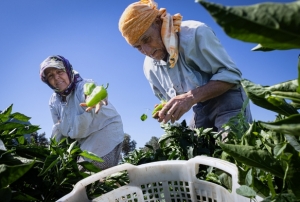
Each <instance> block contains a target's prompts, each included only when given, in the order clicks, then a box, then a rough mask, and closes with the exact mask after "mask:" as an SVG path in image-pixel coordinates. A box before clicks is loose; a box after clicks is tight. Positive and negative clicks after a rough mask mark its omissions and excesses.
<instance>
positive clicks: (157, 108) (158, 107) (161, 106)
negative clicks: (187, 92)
mask: <svg viewBox="0 0 300 202" xmlns="http://www.w3.org/2000/svg"><path fill="white" fill-rule="evenodd" d="M166 103H167V102H166V101H165V100H162V101H161V103H160V104H159V105H157V106H156V107H155V108H154V110H153V111H152V117H153V118H154V116H155V114H156V112H158V111H160V110H161V109H162V108H163V107H164V106H165V104H166Z"/></svg>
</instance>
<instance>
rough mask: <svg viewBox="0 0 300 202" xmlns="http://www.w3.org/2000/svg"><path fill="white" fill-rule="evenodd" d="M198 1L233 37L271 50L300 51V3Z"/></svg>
mask: <svg viewBox="0 0 300 202" xmlns="http://www.w3.org/2000/svg"><path fill="white" fill-rule="evenodd" d="M198 2H199V3H200V4H201V5H202V6H203V7H204V8H205V9H206V10H207V11H208V12H209V13H210V14H211V16H212V17H213V18H214V20H215V21H216V22H217V23H218V24H219V25H220V26H221V27H222V28H223V29H224V31H225V33H226V34H227V35H229V36H230V37H232V38H235V39H238V40H241V41H245V42H251V43H258V44H261V46H262V47H267V48H268V49H279V50H285V49H293V48H300V35H299V30H300V1H295V2H291V3H269V2H265V3H259V4H254V5H249V6H234V7H230V6H223V5H220V4H215V3H210V2H207V1H204V0H198Z"/></svg>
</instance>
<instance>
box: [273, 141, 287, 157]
mask: <svg viewBox="0 0 300 202" xmlns="http://www.w3.org/2000/svg"><path fill="white" fill-rule="evenodd" d="M286 145H287V143H286V142H282V143H279V144H276V145H275V147H274V155H275V157H277V156H280V155H281V154H282V152H283V151H284V150H285V148H286Z"/></svg>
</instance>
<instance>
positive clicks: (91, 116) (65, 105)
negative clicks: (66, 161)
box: [40, 55, 124, 169]
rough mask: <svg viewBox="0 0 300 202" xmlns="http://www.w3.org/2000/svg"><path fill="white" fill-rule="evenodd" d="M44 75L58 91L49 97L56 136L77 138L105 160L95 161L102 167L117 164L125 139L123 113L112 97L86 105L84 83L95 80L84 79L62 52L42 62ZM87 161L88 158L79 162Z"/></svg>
mask: <svg viewBox="0 0 300 202" xmlns="http://www.w3.org/2000/svg"><path fill="white" fill-rule="evenodd" d="M40 77H41V80H42V81H43V82H45V83H46V84H47V85H48V86H49V87H50V88H52V89H53V90H54V93H53V94H52V95H51V97H50V100H49V106H50V111H51V115H52V119H53V122H54V125H53V130H52V137H53V138H56V140H60V139H62V138H63V137H70V138H72V139H75V140H77V141H78V142H79V144H80V148H81V149H82V150H87V151H89V152H92V153H94V154H96V155H98V156H99V157H101V158H102V159H103V160H104V162H101V163H99V162H93V164H94V165H96V166H98V167H99V168H101V169H106V168H109V167H112V166H115V165H117V164H118V161H119V156H120V152H121V149H122V142H123V139H124V132H123V124H122V120H121V116H120V115H119V113H118V112H117V111H116V109H115V108H114V106H113V105H112V104H111V103H110V102H109V101H108V100H106V101H105V102H104V103H99V104H98V107H97V108H96V109H94V108H86V107H84V105H82V103H85V99H86V97H85V94H84V91H83V86H84V84H85V83H87V82H89V83H91V82H94V81H93V80H91V79H83V78H81V77H80V75H79V74H78V72H76V71H75V70H73V68H72V65H71V64H70V63H69V61H68V60H67V59H66V58H64V57H63V56H60V55H53V56H49V57H47V58H46V59H45V60H44V61H43V62H42V63H41V65H40ZM100 106H101V108H100ZM83 160H88V159H83V158H82V159H80V160H79V161H83ZM88 161H90V160H88Z"/></svg>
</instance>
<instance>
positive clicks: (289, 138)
mask: <svg viewBox="0 0 300 202" xmlns="http://www.w3.org/2000/svg"><path fill="white" fill-rule="evenodd" d="M284 137H285V139H286V140H287V141H288V143H290V145H291V146H292V147H293V148H294V149H295V150H296V151H297V152H299V153H300V144H299V142H298V141H297V139H296V138H295V137H294V136H292V135H288V134H285V135H284Z"/></svg>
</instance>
